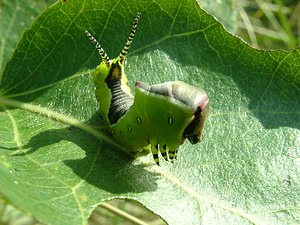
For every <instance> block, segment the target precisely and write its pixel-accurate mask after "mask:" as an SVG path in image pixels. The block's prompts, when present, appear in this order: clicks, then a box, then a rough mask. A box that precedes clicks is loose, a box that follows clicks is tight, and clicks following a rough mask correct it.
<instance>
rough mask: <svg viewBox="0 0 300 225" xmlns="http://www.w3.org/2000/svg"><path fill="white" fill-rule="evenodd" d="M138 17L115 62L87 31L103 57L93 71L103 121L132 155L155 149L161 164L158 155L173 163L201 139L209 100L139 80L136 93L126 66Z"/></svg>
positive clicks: (196, 90)
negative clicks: (186, 142)
mask: <svg viewBox="0 0 300 225" xmlns="http://www.w3.org/2000/svg"><path fill="white" fill-rule="evenodd" d="M139 18H140V13H137V15H136V17H135V19H134V21H133V24H132V29H131V32H130V35H129V37H128V39H127V41H126V43H125V46H124V47H123V49H122V51H121V53H120V54H119V56H118V57H116V58H115V59H112V60H110V59H109V57H108V55H107V54H106V52H105V51H104V49H103V48H102V46H101V45H100V44H99V43H98V42H97V40H96V39H95V38H94V37H93V36H92V35H91V34H90V33H89V32H88V31H85V33H86V35H87V36H88V38H89V39H90V41H91V42H92V43H93V44H94V45H95V47H96V49H97V51H98V53H99V55H100V57H101V59H102V62H101V63H100V64H99V66H98V67H97V68H96V69H95V70H94V71H93V73H92V77H93V82H94V84H95V95H96V99H97V101H98V102H99V110H98V111H99V114H100V117H101V118H102V119H103V120H104V122H105V124H106V125H107V128H108V130H109V131H110V133H111V135H112V137H113V138H114V139H115V140H116V141H117V142H118V143H119V144H120V145H122V146H124V147H125V148H126V149H128V151H129V152H130V153H136V152H139V151H141V150H142V149H146V150H148V151H151V152H152V155H153V158H154V161H155V162H156V164H157V165H159V157H158V153H159V152H160V153H161V155H162V157H163V158H164V159H165V160H167V161H170V162H174V160H175V159H176V157H177V153H178V148H179V146H180V145H182V144H183V142H184V140H185V139H188V140H189V141H190V142H191V143H192V144H196V143H198V142H199V141H201V140H202V136H203V127H204V122H205V120H206V118H207V116H208V112H209V99H208V96H207V94H206V92H205V91H204V90H203V89H201V88H200V87H196V86H193V85H189V84H187V83H185V82H183V81H170V82H166V83H162V84H156V85H152V86H151V85H148V84H146V83H144V82H140V81H138V82H136V83H135V96H133V95H132V93H131V89H130V88H129V86H128V85H127V82H128V80H127V77H126V75H125V73H124V64H125V57H126V55H127V53H128V50H129V48H130V46H131V43H132V41H133V38H134V36H135V33H136V29H137V26H138V21H139Z"/></svg>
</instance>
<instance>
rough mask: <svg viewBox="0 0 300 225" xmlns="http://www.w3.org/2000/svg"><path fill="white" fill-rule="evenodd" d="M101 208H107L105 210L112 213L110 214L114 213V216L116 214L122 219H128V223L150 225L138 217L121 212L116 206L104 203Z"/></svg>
mask: <svg viewBox="0 0 300 225" xmlns="http://www.w3.org/2000/svg"><path fill="white" fill-rule="evenodd" d="M100 206H101V207H102V208H105V209H107V210H108V211H110V212H112V213H114V214H116V215H118V216H120V217H122V218H124V219H126V220H128V221H130V222H132V223H134V224H138V225H149V224H148V223H145V222H144V221H142V220H140V219H138V218H137V217H135V216H132V215H130V214H129V213H127V212H124V211H123V210H120V209H118V208H116V207H114V206H112V205H110V204H108V203H105V202H104V203H102V204H101V205H100Z"/></svg>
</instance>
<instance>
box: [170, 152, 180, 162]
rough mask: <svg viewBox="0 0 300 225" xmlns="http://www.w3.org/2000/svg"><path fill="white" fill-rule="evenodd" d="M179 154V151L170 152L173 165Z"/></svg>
mask: <svg viewBox="0 0 300 225" xmlns="http://www.w3.org/2000/svg"><path fill="white" fill-rule="evenodd" d="M177 153H178V149H170V150H169V158H170V162H171V163H174V161H175V159H177Z"/></svg>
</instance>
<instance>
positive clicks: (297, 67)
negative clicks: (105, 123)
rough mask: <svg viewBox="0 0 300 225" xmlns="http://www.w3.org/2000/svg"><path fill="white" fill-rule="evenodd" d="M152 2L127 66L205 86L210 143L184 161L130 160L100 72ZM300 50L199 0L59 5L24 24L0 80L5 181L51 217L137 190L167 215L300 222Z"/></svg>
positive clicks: (5, 189)
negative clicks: (257, 35)
mask: <svg viewBox="0 0 300 225" xmlns="http://www.w3.org/2000/svg"><path fill="white" fill-rule="evenodd" d="M138 11H139V12H142V16H141V20H140V23H139V27H138V30H137V33H136V38H135V40H134V43H133V46H132V48H131V50H130V56H129V57H128V59H127V64H126V68H125V70H126V73H127V76H128V78H129V79H130V82H131V84H130V85H131V86H132V87H133V83H134V81H136V80H143V81H145V82H148V83H152V84H153V83H159V82H163V81H169V80H183V81H185V82H187V83H191V84H195V85H199V86H203V87H204V88H205V89H206V90H207V92H208V93H209V96H210V106H211V113H210V117H209V119H208V121H207V124H206V128H205V140H204V142H203V143H202V144H197V145H191V144H189V143H188V142H185V143H184V145H183V146H182V147H181V148H180V151H179V157H178V160H177V161H176V162H175V164H174V165H171V164H169V163H167V162H163V163H162V166H161V167H158V166H156V165H155V164H154V163H153V161H152V159H151V156H142V157H138V158H136V159H134V160H132V159H130V158H129V157H128V156H127V155H126V154H124V153H123V152H122V151H120V150H118V149H117V148H116V147H114V146H113V145H112V144H113V143H107V142H110V140H109V139H105V137H103V134H102V133H100V132H99V130H97V129H96V128H95V126H97V125H101V122H100V121H99V119H98V116H97V103H96V100H95V97H94V94H93V84H92V81H91V79H90V76H89V75H88V73H89V72H90V70H91V69H92V68H95V67H96V66H97V64H99V62H100V59H99V56H98V54H97V51H96V50H95V49H94V47H93V46H92V44H91V43H90V42H89V40H88V38H87V37H85V34H84V30H85V29H87V30H89V31H90V32H91V33H92V34H94V35H95V37H97V39H98V40H99V41H100V43H101V44H102V46H103V47H104V48H105V50H106V52H107V53H108V54H109V56H110V57H111V58H113V57H115V56H117V55H118V53H119V51H120V50H121V48H122V47H123V45H124V43H125V40H126V38H127V36H128V34H129V31H130V28H131V22H132V20H133V18H134V16H135V14H136V12H138ZM299 55H300V50H299V49H296V50H294V51H291V52H285V51H279V50H278V51H261V50H258V49H253V48H251V47H249V46H248V45H246V44H245V43H244V42H242V41H241V40H240V39H238V38H236V37H234V36H232V35H230V34H229V33H227V32H226V31H225V30H224V29H223V27H222V25H221V24H219V23H218V22H217V21H215V20H214V18H213V17H211V16H210V15H208V14H207V13H205V12H204V11H202V10H201V8H200V7H199V6H198V5H197V3H196V2H195V1H193V0H188V1H179V0H177V1H173V2H172V4H170V2H169V1H167V0H164V1H159V2H153V1H150V0H146V1H130V2H128V1H112V0H110V1H97V0H90V1H80V0H66V1H59V2H57V3H56V4H54V5H53V6H51V7H50V8H49V9H48V10H47V11H45V12H44V13H43V14H42V15H40V16H39V17H38V18H37V19H36V20H35V21H34V23H33V24H32V26H31V27H30V28H29V29H28V30H27V31H26V32H25V33H24V35H23V37H22V39H21V41H20V42H19V44H18V46H17V48H16V50H15V52H14V54H13V56H12V59H11V60H10V61H9V63H8V64H7V66H6V67H5V70H4V73H3V76H2V80H1V86H0V93H1V94H0V107H1V109H2V110H1V111H0V125H1V130H0V177H1V179H0V191H1V192H2V193H3V195H5V196H6V198H8V199H9V200H10V201H11V202H12V203H14V205H16V206H18V207H19V208H20V209H22V210H24V211H26V212H28V213H30V214H32V215H33V216H34V217H35V218H37V219H38V220H40V221H42V222H43V223H46V224H85V223H86V220H87V218H88V216H89V215H90V213H91V211H92V210H93V209H94V208H95V207H96V206H97V205H98V204H100V203H101V202H103V201H105V200H108V199H112V198H130V199H135V200H137V201H139V202H141V203H142V204H143V205H145V206H146V207H147V208H148V209H150V210H151V211H153V212H155V213H156V214H158V215H160V216H161V217H162V218H163V219H164V220H165V221H166V222H168V223H169V224H201V223H203V224H217V223H221V224H297V223H299V222H300V214H299V208H300V206H299V202H300V196H299V194H298V193H299V192H300V185H299V172H300V171H299V162H300V161H299V159H300V155H299V149H300V148H299V147H300V143H299V140H300V139H299V127H300V121H299V109H300V104H299V90H300V76H299V71H300V60H299V59H300V57H299Z"/></svg>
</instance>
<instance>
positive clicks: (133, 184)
mask: <svg viewBox="0 0 300 225" xmlns="http://www.w3.org/2000/svg"><path fill="white" fill-rule="evenodd" d="M59 142H64V143H62V145H64V144H66V143H67V145H68V146H66V152H65V153H64V152H63V153H62V154H61V155H62V157H65V159H63V162H64V164H65V165H67V166H68V167H70V168H71V169H72V170H73V172H74V173H75V174H76V175H78V176H79V177H80V178H82V179H83V180H84V181H86V182H87V183H89V184H91V185H93V186H95V187H97V188H99V189H101V190H105V191H107V192H109V193H115V194H125V193H129V192H133V193H142V192H145V191H147V192H149V191H151V192H152V191H155V190H156V189H157V184H156V179H157V175H156V174H155V173H152V172H150V171H148V170H147V169H146V166H145V165H143V164H135V163H134V161H133V158H131V157H129V155H128V154H126V153H124V152H122V151H120V150H117V149H113V148H112V147H111V146H109V145H107V144H106V143H103V142H101V140H97V139H96V138H94V137H93V136H92V135H90V134H88V133H86V132H85V131H82V130H80V129H79V128H76V127H67V128H63V129H51V130H46V131H43V132H40V133H39V134H38V135H36V136H34V137H32V138H31V140H30V141H29V143H28V144H27V145H26V146H24V147H23V149H29V150H28V151H26V152H15V153H13V156H25V155H28V154H32V153H34V152H36V151H38V150H42V149H43V148H45V147H47V146H50V147H52V146H55V144H56V146H57V144H58V143H59ZM70 142H71V143H74V144H75V145H77V146H79V148H80V149H82V150H83V151H84V152H85V157H84V158H79V157H78V148H74V155H72V154H70V153H67V151H70V149H69V148H70V147H69V143H70ZM53 148H55V147H53ZM62 149H63V147H62ZM53 150H54V153H53V154H55V153H58V151H59V152H61V149H59V150H57V148H56V149H53ZM47 151H49V148H48V149H47ZM76 151H77V152H76ZM39 154H49V153H45V151H41V153H39ZM69 158H71V159H69ZM70 176H72V174H70Z"/></svg>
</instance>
